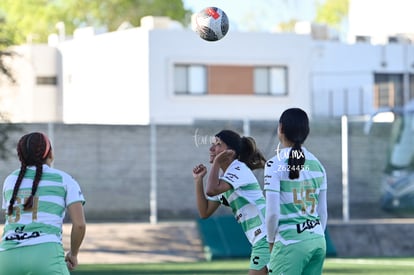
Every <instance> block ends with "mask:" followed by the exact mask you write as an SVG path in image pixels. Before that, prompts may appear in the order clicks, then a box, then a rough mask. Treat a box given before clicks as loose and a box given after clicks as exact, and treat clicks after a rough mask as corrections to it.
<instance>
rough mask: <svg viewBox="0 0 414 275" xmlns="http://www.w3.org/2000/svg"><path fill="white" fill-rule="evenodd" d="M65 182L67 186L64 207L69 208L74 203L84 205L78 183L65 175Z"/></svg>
mask: <svg viewBox="0 0 414 275" xmlns="http://www.w3.org/2000/svg"><path fill="white" fill-rule="evenodd" d="M65 181H66V184H67V185H66V188H67V191H66V192H67V193H66V205H67V206H69V205H71V204H73V203H75V202H81V203H82V204H85V198H84V196H83V193H82V190H81V188H80V186H79V184H78V182H77V181H76V180H75V179H73V178H72V177H71V176H69V175H66V177H65Z"/></svg>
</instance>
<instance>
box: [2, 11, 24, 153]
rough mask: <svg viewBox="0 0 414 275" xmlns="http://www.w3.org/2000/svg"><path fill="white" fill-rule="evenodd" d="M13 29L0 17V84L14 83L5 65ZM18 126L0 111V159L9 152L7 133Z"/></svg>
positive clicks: (17, 128)
mask: <svg viewBox="0 0 414 275" xmlns="http://www.w3.org/2000/svg"><path fill="white" fill-rule="evenodd" d="M13 33H14V32H13V30H11V29H8V28H6V25H5V24H4V21H3V22H2V21H1V19H0V85H1V84H2V83H3V82H6V81H9V82H11V83H15V82H16V80H15V79H14V77H13V74H12V71H11V69H10V67H9V66H8V65H7V59H10V58H11V57H13V56H14V55H15V53H13V52H12V51H10V50H9V46H10V45H11V42H12V40H11V39H10V37H13ZM19 130H20V127H18V126H16V125H14V124H12V123H10V122H9V120H8V119H7V114H5V113H1V112H0V159H7V157H8V156H9V153H10V149H9V147H8V141H9V135H10V133H11V132H14V131H19Z"/></svg>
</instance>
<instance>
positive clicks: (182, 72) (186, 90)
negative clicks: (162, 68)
mask: <svg viewBox="0 0 414 275" xmlns="http://www.w3.org/2000/svg"><path fill="white" fill-rule="evenodd" d="M206 81H207V73H206V66H203V65H176V66H175V67H174V92H175V93H176V94H192V95H194V94H206V93H207V84H206Z"/></svg>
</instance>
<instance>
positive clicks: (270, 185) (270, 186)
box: [263, 159, 280, 192]
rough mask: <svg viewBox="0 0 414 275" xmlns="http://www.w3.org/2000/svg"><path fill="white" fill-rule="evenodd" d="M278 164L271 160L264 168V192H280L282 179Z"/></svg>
mask: <svg viewBox="0 0 414 275" xmlns="http://www.w3.org/2000/svg"><path fill="white" fill-rule="evenodd" d="M277 165H278V164H277V163H276V162H275V161H274V160H273V159H270V160H268V161H267V162H266V165H265V168H264V188H263V189H264V191H273V192H280V178H279V173H277V169H276V167H277Z"/></svg>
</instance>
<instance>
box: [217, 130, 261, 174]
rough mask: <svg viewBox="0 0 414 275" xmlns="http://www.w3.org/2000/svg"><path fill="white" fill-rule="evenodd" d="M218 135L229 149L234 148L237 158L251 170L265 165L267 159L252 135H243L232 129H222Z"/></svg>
mask: <svg viewBox="0 0 414 275" xmlns="http://www.w3.org/2000/svg"><path fill="white" fill-rule="evenodd" d="M216 137H218V138H219V139H221V140H222V141H223V142H224V143H225V144H226V145H227V147H228V148H229V149H232V150H234V151H235V152H236V158H237V159H238V160H240V161H241V162H244V163H245V164H246V165H247V167H249V168H250V169H251V170H255V169H259V168H263V167H264V165H265V163H266V159H265V157H264V156H263V154H262V153H261V152H260V150H259V149H258V148H257V146H256V142H255V140H254V139H253V138H252V137H241V136H240V135H239V134H238V133H236V132H234V131H232V130H222V131H220V132H219V133H218V134H217V135H216Z"/></svg>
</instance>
